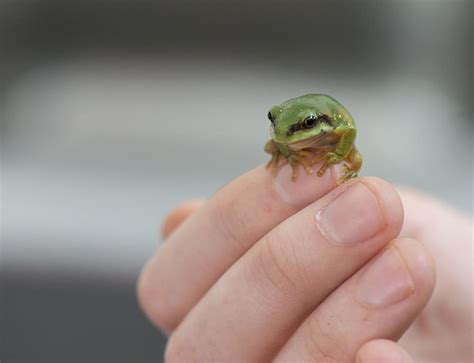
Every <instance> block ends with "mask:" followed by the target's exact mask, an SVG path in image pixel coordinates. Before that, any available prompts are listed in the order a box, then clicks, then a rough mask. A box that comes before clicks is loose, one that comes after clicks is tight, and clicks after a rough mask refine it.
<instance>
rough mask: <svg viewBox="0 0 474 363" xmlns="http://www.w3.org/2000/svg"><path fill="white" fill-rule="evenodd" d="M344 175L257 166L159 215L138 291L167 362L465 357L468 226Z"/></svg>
mask: <svg viewBox="0 0 474 363" xmlns="http://www.w3.org/2000/svg"><path fill="white" fill-rule="evenodd" d="M321 165H322V163H320V164H319V165H317V166H319V167H320V166H321ZM344 172H345V171H344V170H343V168H342V165H341V164H337V165H333V166H330V167H329V168H328V170H327V171H326V173H324V175H323V176H321V177H317V176H316V175H312V176H306V175H304V174H302V177H299V178H298V180H297V181H296V182H291V181H290V180H289V179H290V178H289V177H290V176H291V174H292V168H291V166H290V165H285V166H283V167H282V168H281V170H280V171H279V173H278V175H277V176H276V177H273V176H272V175H270V173H268V171H267V170H266V169H265V168H264V167H263V166H260V167H258V168H256V169H254V170H252V171H250V172H248V173H246V174H244V175H242V176H241V177H239V178H237V179H236V180H234V181H232V182H231V183H229V184H228V185H226V186H225V187H224V188H222V189H221V190H219V191H218V192H217V193H216V194H215V195H213V196H212V197H211V198H210V199H209V200H207V201H192V202H187V203H184V204H182V205H180V206H178V207H177V208H176V209H174V210H173V211H172V212H171V213H170V214H169V216H168V217H167V218H166V219H165V221H164V224H163V230H162V231H163V238H164V240H165V241H164V243H163V244H161V245H160V247H159V249H158V250H157V253H156V254H155V255H154V256H153V257H152V258H151V260H150V261H149V262H148V263H147V265H146V266H145V268H144V269H143V272H142V274H141V277H140V280H139V283H138V296H139V301H140V304H141V306H142V308H143V310H144V311H145V313H146V314H147V316H148V317H149V319H150V320H151V321H152V322H153V323H154V324H155V325H156V326H157V327H158V328H160V329H161V330H162V331H163V332H165V333H166V334H167V335H168V336H169V340H168V346H167V349H166V353H165V359H166V361H167V362H224V361H239V362H265V361H276V362H301V361H312V362H357V363H361V362H362V363H368V362H385V361H386V362H454V361H456V362H470V361H471V356H470V354H471V351H470V339H469V337H470V336H471V337H472V335H469V334H472V331H469V329H470V328H472V315H470V309H471V308H472V300H470V291H472V280H470V276H471V274H472V272H471V270H470V268H472V267H471V265H470V262H469V261H470V257H471V256H470V253H471V251H472V250H471V249H470V248H471V239H470V238H471V233H472V230H471V228H472V224H471V223H472V222H471V221H470V220H469V219H467V218H465V217H463V216H461V215H459V214H458V213H456V212H454V211H452V210H451V209H449V208H447V207H445V206H444V205H443V204H439V203H437V202H435V201H433V200H432V199H431V198H429V197H423V196H420V195H419V194H417V193H413V192H409V191H402V192H401V197H402V198H401V199H400V197H399V193H398V192H397V191H396V190H395V188H393V187H392V186H391V185H390V184H388V183H387V182H384V181H383V180H380V179H378V178H372V177H364V178H356V179H352V180H350V181H347V182H345V183H344V184H342V185H338V183H337V181H338V179H339V178H340V176H341V175H342V174H343V173H344ZM402 201H403V204H402ZM347 204H348V205H347ZM403 206H404V207H405V220H404V213H403ZM351 213H355V215H352V217H351ZM255 221H258V223H255ZM341 221H342V223H340V222H341ZM349 221H354V223H355V225H354V223H350V222H349ZM244 227H245V228H244ZM430 250H431V252H430ZM432 253H433V254H434V259H435V260H436V265H437V267H438V285H437V286H438V287H437V290H436V292H435V294H434V295H433V299H432V300H431V301H430V297H431V295H432V292H433V289H434V286H435V281H436V273H435V263H434V261H433V256H432ZM466 256H467V257H468V259H466ZM374 271H375V272H374ZM381 271H383V272H384V273H381ZM453 281H454V283H453ZM469 281H470V283H469ZM453 296H456V299H452V297H453ZM453 300H456V301H453ZM429 301H430V302H429ZM428 302H429V304H428ZM426 304H428V306H427V308H426V309H425V310H424V311H423V308H424V307H425V305H426ZM422 311H423V312H422ZM440 311H442V312H443V313H442V314H441V313H440ZM420 314H421V315H420ZM413 322H415V324H414V325H412V327H411V328H409V327H410V325H411V324H412V323H413ZM453 324H454V326H455V328H453ZM405 333H406V335H405V337H404V338H403V339H402V340H401V341H400V343H396V342H397V341H398V340H399V338H400V337H401V336H402V335H403V334H405ZM456 334H458V335H457V336H456Z"/></svg>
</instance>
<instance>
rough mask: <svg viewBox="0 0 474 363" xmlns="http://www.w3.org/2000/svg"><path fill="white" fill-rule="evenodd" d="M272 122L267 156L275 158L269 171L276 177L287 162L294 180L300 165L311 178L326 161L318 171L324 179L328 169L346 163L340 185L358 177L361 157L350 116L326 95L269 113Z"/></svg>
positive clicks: (291, 102) (304, 98)
mask: <svg viewBox="0 0 474 363" xmlns="http://www.w3.org/2000/svg"><path fill="white" fill-rule="evenodd" d="M268 118H269V120H270V122H271V126H270V135H271V137H272V138H271V140H269V141H268V142H267V143H266V145H265V152H267V153H269V154H271V156H272V158H271V160H270V161H269V162H268V164H267V167H268V168H270V169H272V171H273V173H274V174H276V173H277V171H278V169H279V168H280V166H282V163H280V161H281V160H283V159H284V160H286V161H287V162H288V163H289V164H290V165H291V168H292V175H291V180H292V181H295V180H296V179H297V177H298V165H301V166H302V167H303V169H304V170H305V171H306V173H307V174H308V175H310V174H312V172H313V169H312V166H313V165H314V164H316V163H317V162H318V161H321V160H324V163H323V165H322V166H321V168H320V169H319V170H318V176H322V175H323V174H324V172H325V171H326V169H327V168H328V166H330V165H332V164H337V163H339V162H341V161H344V163H345V166H344V173H343V175H342V177H341V178H340V179H339V180H338V183H339V184H341V183H343V182H344V181H346V180H349V179H351V178H355V177H357V172H358V171H359V169H360V167H361V165H362V155H361V154H360V153H359V151H358V150H357V148H356V147H355V145H354V141H355V138H356V126H355V124H354V120H353V119H352V117H351V115H350V114H349V112H348V111H347V110H346V109H345V108H344V106H342V105H341V104H340V103H339V102H338V101H336V100H335V99H334V98H332V97H330V96H327V95H323V94H309V95H305V96H301V97H298V98H293V99H291V100H288V101H286V102H283V103H282V104H280V105H278V106H274V107H272V108H271V109H270V111H269V112H268Z"/></svg>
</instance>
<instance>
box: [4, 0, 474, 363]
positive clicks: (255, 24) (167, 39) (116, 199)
mask: <svg viewBox="0 0 474 363" xmlns="http://www.w3.org/2000/svg"><path fill="white" fill-rule="evenodd" d="M471 8H472V6H471V4H470V3H469V2H468V1H461V0H459V1H457V0H448V1H421V0H418V1H411V2H408V1H407V2H405V1H397V2H395V1H393V2H390V1H357V2H355V1H354V2H347V1H327V2H326V1H324V2H323V1H298V0H297V1H269V0H268V1H260V2H254V1H250V0H248V1H227V2H221V1H217V0H204V1H200V2H195V1H191V0H181V1H161V0H157V1H153V2H147V1H120V2H114V3H112V2H107V1H81V2H79V1H72V0H68V1H59V0H58V1H53V0H46V1H41V2H39V1H26V0H25V1H2V2H0V16H1V18H0V24H1V25H0V27H1V31H2V34H1V40H2V43H1V45H2V51H1V53H0V56H1V57H2V58H1V68H0V75H1V77H2V78H1V80H2V83H1V85H2V88H1V96H2V97H1V106H2V108H1V111H2V119H1V131H0V132H1V141H0V142H1V144H0V145H1V161H2V170H1V171H2V179H1V182H2V196H1V203H2V204H1V206H2V210H1V213H2V214H1V222H2V230H1V238H2V246H1V268H2V272H1V279H2V293H1V299H2V301H1V302H2V309H1V313H2V316H1V319H2V321H1V324H0V326H1V329H2V342H1V356H0V358H3V359H4V361H7V362H10V361H34V362H38V361H41V360H44V361H52V360H60V361H63V362H64V361H71V362H72V361H74V362H76V361H93V360H97V361H105V360H112V361H119V360H122V361H130V362H138V361H150V362H151V361H159V360H160V359H161V355H162V350H163V347H164V338H163V337H162V336H161V335H160V334H159V333H158V332H157V331H156V330H155V329H154V328H153V327H152V326H151V325H150V324H148V322H147V321H146V319H145V318H144V317H143V316H142V314H141V313H140V311H139V308H138V307H137V305H136V301H135V296H134V289H135V287H134V284H135V280H136V278H137V276H138V273H139V271H140V268H141V266H142V265H143V263H144V262H145V261H146V259H147V258H148V257H149V256H150V255H151V254H152V253H153V251H154V249H155V248H156V246H157V244H158V237H157V236H158V232H157V231H158V226H159V223H160V221H161V220H162V218H163V217H164V215H165V214H166V212H167V211H168V210H169V209H170V208H172V206H173V205H175V204H176V203H178V202H180V201H182V200H185V199H187V198H193V197H201V196H202V197H205V196H209V195H210V194H212V193H213V191H214V190H216V189H217V188H219V187H220V186H222V185H223V184H224V183H226V182H228V181H229V180H231V179H232V178H233V177H235V176H237V175H239V174H240V173H242V172H244V171H246V170H248V169H250V168H252V167H254V166H255V165H256V164H258V163H261V162H264V161H265V160H266V159H267V156H266V155H265V154H264V153H263V151H262V146H263V144H264V142H265V141H266V140H267V138H268V120H266V113H267V111H268V109H269V108H270V107H271V106H273V105H274V104H276V103H279V102H281V101H283V100H286V99H288V98H292V97H296V96H299V95H302V94H305V93H313V92H321V93H328V94H331V95H333V96H334V97H335V98H337V99H338V100H340V101H341V102H342V103H343V104H344V105H345V106H346V107H347V108H348V109H349V110H350V111H351V113H352V114H353V116H354V118H355V120H356V122H357V125H358V129H359V136H358V140H357V144H358V146H359V149H360V150H361V152H362V153H363V155H364V166H363V169H362V174H363V175H377V176H380V177H382V178H385V179H387V180H389V181H391V182H393V183H397V184H404V185H409V186H413V187H416V188H418V189H421V190H424V191H426V192H428V193H431V194H434V195H435V196H437V197H439V198H440V199H443V200H445V201H447V202H449V203H451V204H452V205H454V206H455V207H458V208H460V209H462V210H464V211H466V212H468V213H472V198H473V197H472V166H473V162H472V138H473V134H472V125H473V122H472V93H471V91H472V89H471V86H472V45H471V41H469V37H470V33H471V29H470V21H469V20H470V19H471V18H470V16H471V15H472V13H470V12H471V10H472V9H471Z"/></svg>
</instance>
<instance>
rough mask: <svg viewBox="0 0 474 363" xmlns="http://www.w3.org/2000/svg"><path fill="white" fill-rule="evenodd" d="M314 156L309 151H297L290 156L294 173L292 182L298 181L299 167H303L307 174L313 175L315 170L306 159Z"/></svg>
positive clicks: (289, 159)
mask: <svg viewBox="0 0 474 363" xmlns="http://www.w3.org/2000/svg"><path fill="white" fill-rule="evenodd" d="M311 155H312V154H311V153H310V152H309V151H303V150H300V151H296V152H294V153H292V154H290V156H288V162H289V163H290V166H291V169H292V171H293V172H292V173H291V181H296V179H297V178H298V166H299V165H301V166H302V167H303V169H304V170H305V171H306V174H308V175H311V174H312V173H313V169H312V168H311V165H310V164H309V162H308V161H306V159H305V157H307V156H311Z"/></svg>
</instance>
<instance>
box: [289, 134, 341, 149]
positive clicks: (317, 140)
mask: <svg viewBox="0 0 474 363" xmlns="http://www.w3.org/2000/svg"><path fill="white" fill-rule="evenodd" d="M331 136H333V135H332V134H331V133H327V132H323V133H321V134H319V135H315V136H312V137H310V138H308V139H306V140H301V141H295V142H292V143H289V144H288V148H290V149H291V150H293V151H297V150H301V149H305V148H308V147H329V146H333V145H334V146H335V145H336V144H337V137H336V138H334V137H331Z"/></svg>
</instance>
